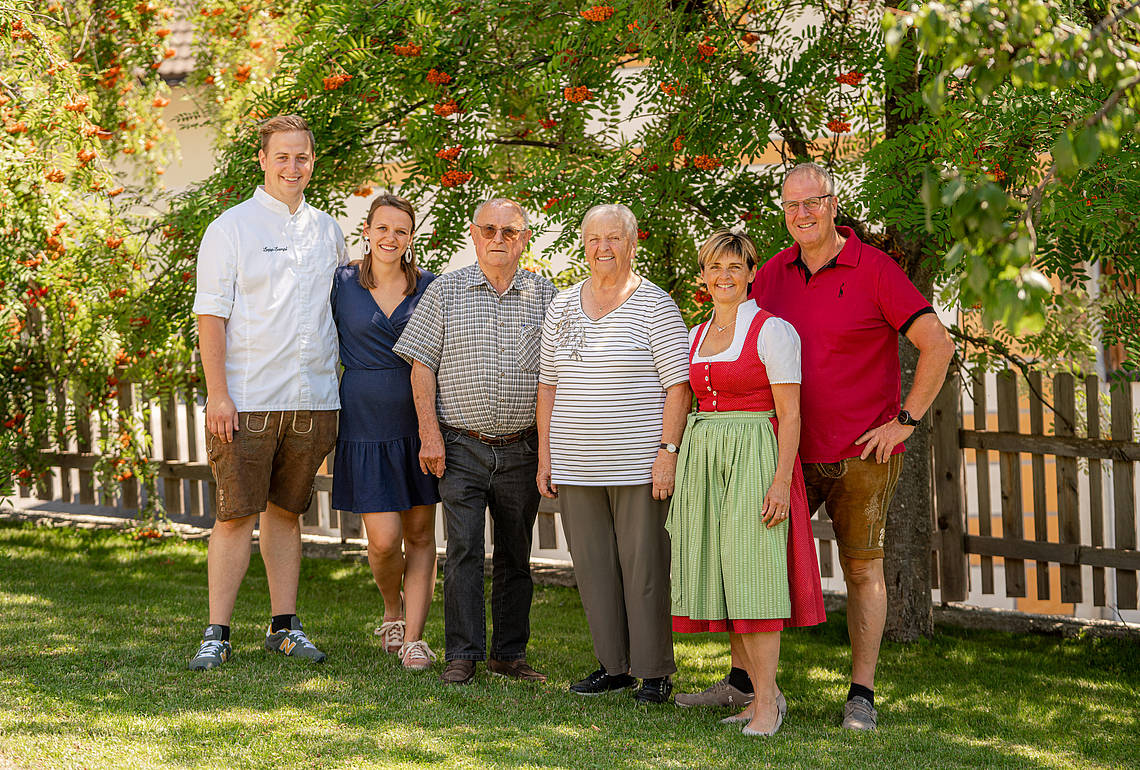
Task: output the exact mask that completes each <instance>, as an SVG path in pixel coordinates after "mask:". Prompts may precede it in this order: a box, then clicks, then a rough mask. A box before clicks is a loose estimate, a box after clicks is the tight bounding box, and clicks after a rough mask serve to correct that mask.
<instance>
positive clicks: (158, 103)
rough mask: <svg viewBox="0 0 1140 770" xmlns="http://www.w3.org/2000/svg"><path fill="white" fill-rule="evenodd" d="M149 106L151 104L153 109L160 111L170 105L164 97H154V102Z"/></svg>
mask: <svg viewBox="0 0 1140 770" xmlns="http://www.w3.org/2000/svg"><path fill="white" fill-rule="evenodd" d="M151 104H153V105H154V106H155V107H157V108H158V109H160V110H161V109H162V108H163V107H165V106H166V105H168V104H170V100H169V99H167V98H166V97H165V96H156V97H154V101H153V102H151Z"/></svg>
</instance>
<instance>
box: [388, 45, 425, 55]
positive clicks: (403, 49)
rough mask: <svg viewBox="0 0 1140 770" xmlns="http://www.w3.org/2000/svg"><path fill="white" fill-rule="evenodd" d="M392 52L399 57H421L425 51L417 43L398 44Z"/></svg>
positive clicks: (393, 47)
mask: <svg viewBox="0 0 1140 770" xmlns="http://www.w3.org/2000/svg"><path fill="white" fill-rule="evenodd" d="M392 50H393V51H394V52H395V54H396V55H397V56H419V55H420V53H421V52H422V51H423V50H424V49H423V47H422V46H418V45H416V44H415V43H408V44H407V45H400V44H399V43H396V44H395V45H394V46H392Z"/></svg>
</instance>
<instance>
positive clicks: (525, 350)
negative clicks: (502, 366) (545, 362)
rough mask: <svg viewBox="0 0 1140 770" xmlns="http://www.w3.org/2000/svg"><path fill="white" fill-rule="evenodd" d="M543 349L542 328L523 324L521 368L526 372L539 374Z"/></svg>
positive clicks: (520, 354)
mask: <svg viewBox="0 0 1140 770" xmlns="http://www.w3.org/2000/svg"><path fill="white" fill-rule="evenodd" d="M541 348H542V327H541V326H540V325H538V324H523V325H522V328H521V329H520V331H519V368H520V369H522V370H523V371H524V372H537V371H538V365H539V352H540V350H541Z"/></svg>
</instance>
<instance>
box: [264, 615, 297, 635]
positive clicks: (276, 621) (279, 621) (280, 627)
mask: <svg viewBox="0 0 1140 770" xmlns="http://www.w3.org/2000/svg"><path fill="white" fill-rule="evenodd" d="M295 617H297V616H296V615H294V614H293V613H289V614H288V615H274V616H273V624H272V625H270V626H269V632H270V633H274V632H276V631H288V630H289V629H290V628H292V627H293V618H295Z"/></svg>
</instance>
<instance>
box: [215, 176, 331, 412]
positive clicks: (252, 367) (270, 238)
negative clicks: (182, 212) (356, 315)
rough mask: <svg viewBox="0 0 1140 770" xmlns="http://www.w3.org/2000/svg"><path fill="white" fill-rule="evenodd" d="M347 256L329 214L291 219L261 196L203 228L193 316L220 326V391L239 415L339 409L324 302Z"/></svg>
mask: <svg viewBox="0 0 1140 770" xmlns="http://www.w3.org/2000/svg"><path fill="white" fill-rule="evenodd" d="M347 258H348V250H347V248H346V246H345V242H344V233H342V232H341V229H340V226H339V225H338V224H337V223H336V220H335V219H333V218H332V217H331V216H329V215H328V214H326V213H324V212H323V211H318V210H317V209H315V208H313V207H312V206H310V205H308V204H307V203H306V202H305V201H304V199H302V201H301V205H300V206H298V207H297V211H296V213H294V214H290V213H289V207H288V206H286V205H285V204H284V203H282V202H281V201H279V200H277V199H276V198H274V197H273V196H271V195H270V194H269V193H267V192H265V190H264V188H262V187H260V186H259V187H258V188H257V190H256V191H255V192H254V194H253V197H252V198H250V199H248V200H246V201H243V202H242V203H239V204H238V205H236V206H234V207H233V208H230V209H227V210H226V211H224V212H222V214H221V216H219V217H218V218H217V219H215V220H214V221H213V222H211V223H210V225H209V227H207V228H206V234H205V235H204V236H202V245H201V246H200V247H199V249H198V286H197V292H196V294H195V295H194V312H195V313H196V314H197V315H212V316H218V317H220V318H224V319H226V383H227V385H228V387H229V393H230V398H232V399H233V401H234V404H235V406H236V407H237V410H238V411H239V412H256V411H289V410H295V409H314V410H324V409H339V408H340V398H339V396H338V394H337V377H336V362H337V336H336V326H335V325H334V323H333V317H332V309H331V307H330V305H329V293H330V291H331V289H332V280H333V273H334V271H335V270H336V268H337V266H338V265H341V264H344V263H345V262H346V261H347Z"/></svg>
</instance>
